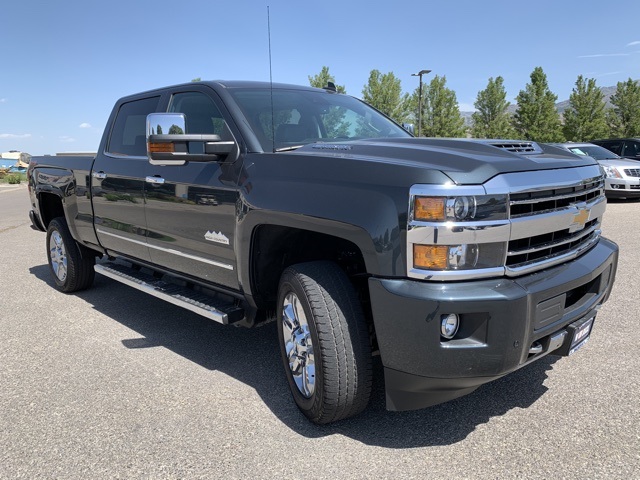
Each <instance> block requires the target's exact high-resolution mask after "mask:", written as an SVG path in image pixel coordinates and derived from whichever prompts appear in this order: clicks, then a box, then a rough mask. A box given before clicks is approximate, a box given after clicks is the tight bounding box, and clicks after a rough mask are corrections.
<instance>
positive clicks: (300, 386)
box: [278, 262, 372, 424]
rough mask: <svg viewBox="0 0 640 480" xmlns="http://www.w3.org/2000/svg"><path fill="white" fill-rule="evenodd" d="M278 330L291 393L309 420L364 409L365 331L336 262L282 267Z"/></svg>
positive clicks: (367, 377) (367, 373) (367, 378)
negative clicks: (283, 269) (284, 268)
mask: <svg viewBox="0 0 640 480" xmlns="http://www.w3.org/2000/svg"><path fill="white" fill-rule="evenodd" d="M278 333H279V335H278V336H279V339H280V352H281V355H282V360H283V363H284V368H285V372H286V375H287V380H288V382H289V387H290V389H291V393H292V395H293V398H294V400H295V402H296V404H297V405H298V407H299V408H300V410H301V411H302V412H303V413H304V414H305V415H306V416H307V417H308V418H309V419H310V420H311V421H312V422H314V423H317V424H326V423H330V422H335V421H338V420H342V419H344V418H348V417H351V416H353V415H356V414H358V413H360V412H361V411H362V410H364V408H365V407H366V406H367V403H368V402H369V397H370V395H371V383H372V367H371V346H370V342H369V331H368V327H367V324H366V322H365V319H364V314H363V313H362V307H361V306H360V302H359V300H358V296H357V294H356V292H355V290H354V288H353V286H352V285H351V282H350V281H349V279H348V278H347V276H346V275H345V273H344V272H343V271H342V270H341V269H340V268H339V267H338V266H337V265H336V264H334V263H332V262H311V263H303V264H297V265H293V266H291V267H289V268H287V269H286V270H285V271H284V273H283V274H282V277H281V279H280V285H279V289H278Z"/></svg>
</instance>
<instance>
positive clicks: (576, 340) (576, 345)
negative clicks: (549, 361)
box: [553, 314, 596, 355]
mask: <svg viewBox="0 0 640 480" xmlns="http://www.w3.org/2000/svg"><path fill="white" fill-rule="evenodd" d="M595 319H596V316H595V314H592V315H589V316H586V317H583V318H581V319H580V320H577V321H575V322H573V323H572V324H570V325H567V326H566V327H565V328H566V330H567V333H568V335H567V340H565V343H564V345H562V346H561V347H560V348H559V349H558V350H556V351H555V352H553V353H554V355H573V354H574V353H576V352H577V351H578V350H580V349H581V348H582V347H584V346H585V345H586V343H587V342H588V341H589V337H590V336H591V330H592V328H593V322H594V321H595Z"/></svg>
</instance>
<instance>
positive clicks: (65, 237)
mask: <svg viewBox="0 0 640 480" xmlns="http://www.w3.org/2000/svg"><path fill="white" fill-rule="evenodd" d="M47 258H48V260H49V268H50V269H51V273H52V275H53V280H54V281H55V283H56V287H57V288H58V290H60V291H61V292H65V293H71V292H77V291H78V290H84V289H85V288H88V287H90V286H91V284H92V283H93V278H94V277H95V271H94V269H93V266H94V265H95V263H96V255H95V253H94V252H93V251H91V250H89V249H88V248H86V247H83V246H82V245H79V244H78V243H77V242H76V241H75V240H74V239H73V237H72V236H71V232H70V231H69V227H68V226H67V221H66V220H65V219H64V218H63V217H57V218H54V219H53V220H51V223H49V228H47Z"/></svg>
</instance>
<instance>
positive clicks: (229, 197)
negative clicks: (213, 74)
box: [146, 85, 242, 289]
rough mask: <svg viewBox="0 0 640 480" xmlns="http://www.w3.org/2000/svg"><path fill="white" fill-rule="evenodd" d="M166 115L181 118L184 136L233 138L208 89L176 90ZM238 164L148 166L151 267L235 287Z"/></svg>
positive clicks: (220, 109)
mask: <svg viewBox="0 0 640 480" xmlns="http://www.w3.org/2000/svg"><path fill="white" fill-rule="evenodd" d="M168 111H169V112H178V113H183V114H185V116H186V128H187V131H186V133H188V134H217V135H220V136H221V137H222V140H231V139H233V138H234V137H233V134H232V133H231V130H230V128H229V127H230V126H229V123H228V119H229V117H228V115H226V114H223V111H224V107H223V106H222V104H221V102H220V101H219V100H218V99H217V97H216V96H215V92H213V90H211V89H209V88H208V87H203V86H195V85H194V86H188V87H185V88H183V89H182V90H176V91H175V92H174V93H173V95H172V97H171V99H170V102H169V105H168ZM241 162H242V160H241V158H240V159H237V160H236V161H235V162H233V163H218V162H203V163H200V162H187V163H186V164H185V165H180V166H175V165H167V166H154V165H150V171H149V173H148V176H149V177H150V178H149V179H148V180H149V181H148V182H147V183H146V201H147V204H146V220H147V229H148V233H147V242H148V245H149V249H150V255H151V260H152V261H153V263H155V264H158V265H161V266H163V267H165V268H169V269H171V270H174V271H176V272H180V273H185V274H188V275H191V276H193V277H196V278H199V279H202V280H205V281H207V282H211V283H216V284H218V285H223V286H226V287H230V288H233V289H237V288H239V287H238V274H237V263H236V255H235V251H234V248H235V240H236V238H235V227H236V204H237V201H238V188H237V181H238V176H239V172H240V170H239V168H240V166H241Z"/></svg>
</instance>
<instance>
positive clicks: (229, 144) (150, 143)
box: [147, 113, 238, 165]
mask: <svg viewBox="0 0 640 480" xmlns="http://www.w3.org/2000/svg"><path fill="white" fill-rule="evenodd" d="M186 124H187V121H186V117H185V115H184V114H183V113H151V114H149V115H147V156H148V158H149V163H151V164H152V165H184V164H185V162H220V161H224V160H225V159H226V158H227V157H229V156H230V155H231V156H233V159H234V160H235V158H236V157H237V152H238V145H237V143H236V142H235V141H233V140H232V141H222V139H221V138H220V136H219V135H214V134H202V135H201V134H188V133H187V128H186ZM232 154H233V155H232Z"/></svg>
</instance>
